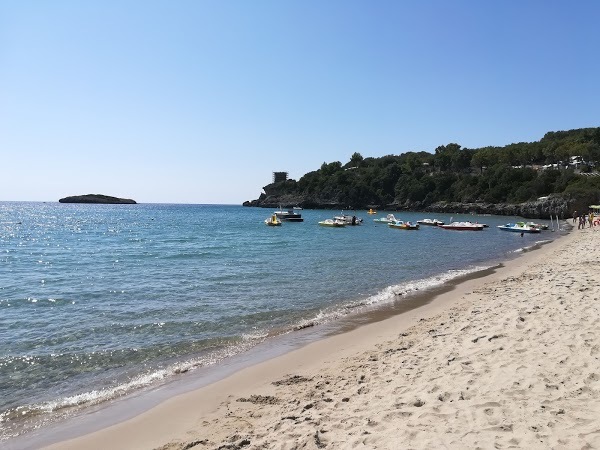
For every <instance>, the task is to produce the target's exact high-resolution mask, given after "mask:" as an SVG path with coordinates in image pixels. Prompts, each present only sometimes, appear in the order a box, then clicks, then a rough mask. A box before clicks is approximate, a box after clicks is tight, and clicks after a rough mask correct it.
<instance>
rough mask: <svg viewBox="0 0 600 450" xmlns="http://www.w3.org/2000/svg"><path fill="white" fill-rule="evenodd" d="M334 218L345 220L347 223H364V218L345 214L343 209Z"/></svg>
mask: <svg viewBox="0 0 600 450" xmlns="http://www.w3.org/2000/svg"><path fill="white" fill-rule="evenodd" d="M333 219H334V220H338V221H340V222H344V223H345V224H346V225H360V224H361V223H362V219H361V218H360V217H356V216H351V215H349V214H344V211H342V214H340V215H339V216H335V217H334V218H333Z"/></svg>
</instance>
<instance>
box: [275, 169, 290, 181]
mask: <svg viewBox="0 0 600 450" xmlns="http://www.w3.org/2000/svg"><path fill="white" fill-rule="evenodd" d="M287 179H288V173H287V172H273V183H280V182H282V181H287Z"/></svg>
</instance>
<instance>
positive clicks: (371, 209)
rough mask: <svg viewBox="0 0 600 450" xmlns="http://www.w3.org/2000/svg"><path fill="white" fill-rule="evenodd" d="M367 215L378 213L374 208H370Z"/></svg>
mask: <svg viewBox="0 0 600 450" xmlns="http://www.w3.org/2000/svg"><path fill="white" fill-rule="evenodd" d="M367 214H377V211H375V210H374V209H373V208H370V209H369V211H368V212H367Z"/></svg>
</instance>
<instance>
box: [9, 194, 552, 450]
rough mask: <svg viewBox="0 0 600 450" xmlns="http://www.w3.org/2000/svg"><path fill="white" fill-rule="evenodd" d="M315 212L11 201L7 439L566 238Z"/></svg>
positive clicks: (493, 221)
mask: <svg viewBox="0 0 600 450" xmlns="http://www.w3.org/2000/svg"><path fill="white" fill-rule="evenodd" d="M301 212H302V215H303V217H304V218H305V221H304V222H302V223H290V222H285V223H284V224H283V225H282V226H281V227H267V226H265V224H264V219H265V218H267V217H268V216H269V214H270V213H271V211H270V210H265V209H258V208H244V207H241V206H222V205H162V204H140V205H81V204H59V203H21V202H5V203H0V439H7V438H9V437H11V436H15V435H17V434H19V433H23V432H26V431H28V430H30V429H32V428H35V427H38V426H40V425H41V424H44V423H46V422H50V421H52V420H53V419H55V418H57V417H62V416H63V415H65V414H67V412H70V411H79V410H81V409H85V408H86V407H89V406H92V405H96V404H98V403H101V402H105V401H107V400H111V399H114V398H116V397H120V396H123V395H127V394H129V393H132V392H135V391H136V390H139V389H140V388H143V387H148V386H153V385H156V384H158V383H161V382H164V381H165V380H169V378H170V377H172V376H174V375H175V374H178V373H181V372H186V371H188V372H189V374H186V376H194V370H193V369H195V368H197V367H205V366H210V365H213V364H216V363H219V362H220V361H223V360H224V359H227V358H229V357H231V356H233V355H236V354H239V353H240V352H245V351H247V350H249V349H251V348H253V347H254V346H256V345H257V344H259V343H261V342H263V341H265V340H268V339H277V337H278V336H280V335H283V334H286V335H289V334H290V333H294V332H295V331H294V330H297V329H301V328H304V327H306V326H309V325H315V324H317V325H318V324H321V323H332V322H335V321H336V320H338V319H339V318H340V317H344V316H347V315H349V314H355V313H356V312H359V311H361V310H364V309H365V308H373V307H377V306H378V305H386V304H390V303H393V302H401V301H402V299H403V298H404V297H406V296H408V295H410V294H411V293H414V292H416V291H423V290H425V289H427V288H431V287H435V286H440V285H442V284H444V283H446V282H448V281H450V280H452V279H453V278H456V277H459V276H461V275H465V274H468V273H472V272H475V271H478V270H482V269H484V268H488V267H490V266H492V265H493V264H496V263H497V262H498V261H501V260H505V259H507V258H509V257H511V255H514V254H515V252H518V251H519V250H520V249H522V248H524V247H528V246H531V245H534V244H535V243H536V242H539V241H544V240H549V239H553V238H554V237H556V236H557V235H558V233H551V232H544V233H542V234H541V235H525V236H523V237H521V236H520V235H519V234H518V233H507V232H502V231H500V230H498V229H497V228H496V225H500V224H503V223H506V222H508V221H510V220H511V218H507V217H493V216H488V217H478V216H465V215H463V216H459V215H455V216H454V218H455V219H461V220H472V221H477V220H478V221H479V222H486V223H488V224H489V225H490V228H487V229H485V230H484V231H482V232H456V231H448V230H443V229H439V228H435V227H426V226H423V227H421V229H420V230H418V231H403V230H396V229H391V228H388V227H387V226H386V225H384V224H376V223H374V222H373V218H374V217H378V216H369V215H367V214H366V211H356V212H355V214H357V215H358V216H360V217H362V218H363V220H364V223H363V224H362V225H361V226H357V227H346V228H342V229H332V228H325V227H320V226H318V221H319V220H323V219H326V218H330V217H332V215H333V214H334V213H336V212H337V211H335V212H333V211H323V210H304V211H301ZM381 215H382V213H380V214H379V216H381ZM396 216H397V217H398V218H401V219H403V220H417V219H420V218H424V217H431V218H434V217H436V218H438V219H440V220H445V221H446V222H448V221H449V220H450V215H431V214H422V213H419V214H417V213H397V214H396ZM512 219H514V218H512Z"/></svg>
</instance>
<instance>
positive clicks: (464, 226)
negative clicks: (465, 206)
mask: <svg viewBox="0 0 600 450" xmlns="http://www.w3.org/2000/svg"><path fill="white" fill-rule="evenodd" d="M438 226H439V227H440V228H443V229H444V230H456V231H481V230H483V228H484V224H482V223H473V222H452V223H449V224H445V225H438Z"/></svg>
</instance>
